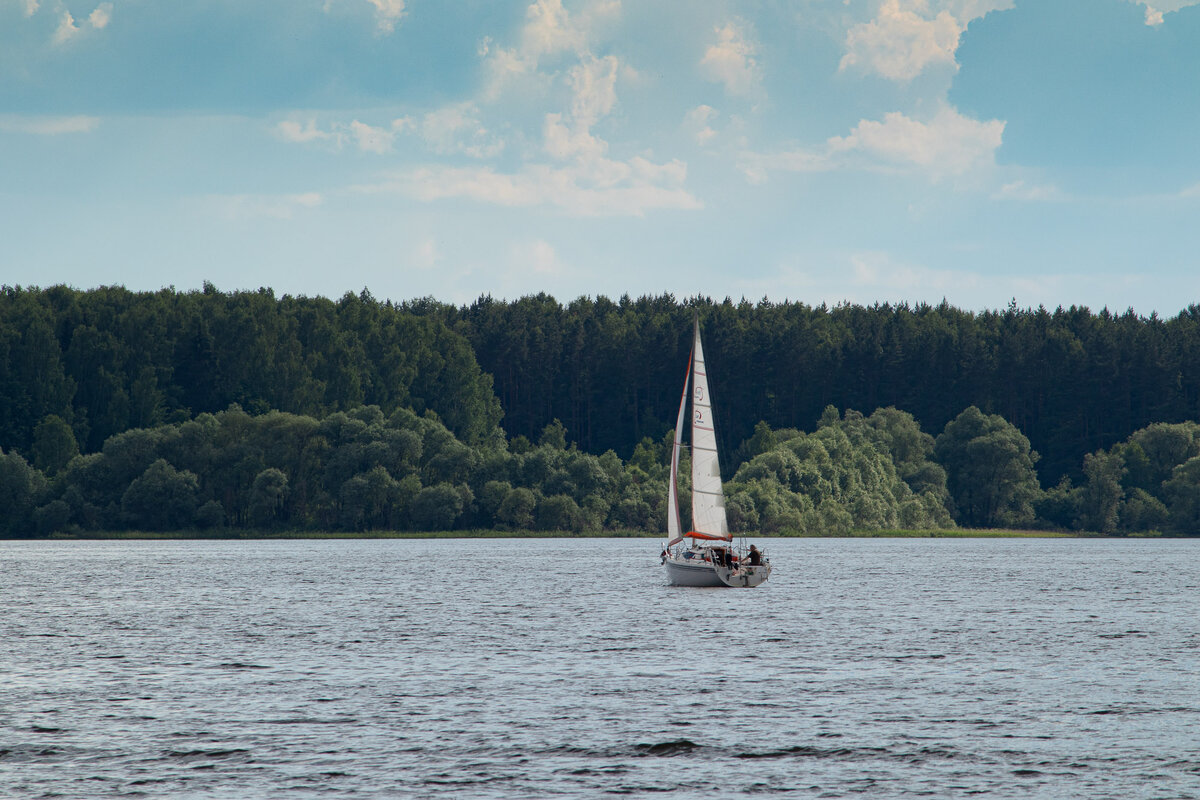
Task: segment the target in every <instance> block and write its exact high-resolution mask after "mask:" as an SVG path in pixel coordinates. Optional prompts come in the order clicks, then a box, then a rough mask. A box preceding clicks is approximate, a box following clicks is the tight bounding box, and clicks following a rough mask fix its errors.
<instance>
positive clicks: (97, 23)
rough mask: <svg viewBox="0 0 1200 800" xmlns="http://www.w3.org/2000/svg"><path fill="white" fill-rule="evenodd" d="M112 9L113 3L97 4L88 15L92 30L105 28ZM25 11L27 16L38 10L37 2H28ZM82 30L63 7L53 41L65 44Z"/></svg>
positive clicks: (87, 24)
mask: <svg viewBox="0 0 1200 800" xmlns="http://www.w3.org/2000/svg"><path fill="white" fill-rule="evenodd" d="M112 10H113V5H112V3H101V4H100V5H98V6H96V8H95V10H94V11H92V13H91V14H89V15H88V18H87V22H86V23H85V24H86V26H87V27H88V28H90V29H91V30H96V31H99V30H104V29H105V28H107V27H108V23H109V22H110V21H111V20H112ZM25 11H26V12H27V13H26V15H27V16H28V15H29V14H32V13H33V11H37V3H36V2H34V3H27V4H26V6H25ZM82 32H83V28H81V27H79V25H78V24H76V22H75V17H73V16H71V12H70V11H67V10H66V9H63V11H62V13H61V14H60V15H59V17H58V28H56V29H55V31H54V36H53V39H52V41H53V42H54V43H55V44H57V45H63V44H66V43H67V42H70V41H72V40H73V39H75V38H76V37H78V36H79V34H81V33H82Z"/></svg>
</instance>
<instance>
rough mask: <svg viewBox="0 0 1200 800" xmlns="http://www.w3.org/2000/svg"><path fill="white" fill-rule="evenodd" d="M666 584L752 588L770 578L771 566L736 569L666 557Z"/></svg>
mask: <svg viewBox="0 0 1200 800" xmlns="http://www.w3.org/2000/svg"><path fill="white" fill-rule="evenodd" d="M663 564H664V565H665V566H666V568H667V582H668V583H670V584H671V585H673V586H734V587H741V588H753V587H755V586H758V585H760V584H761V583H763V582H764V581H766V580H767V578H769V577H771V564H770V562H767V563H765V564H760V565H758V566H753V567H752V566H749V565H747V566H744V567H738V568H737V569H730V568H729V567H722V566H718V565H716V564H713V563H712V562H710V561H704V560H703V559H701V558H690V559H683V558H677V557H674V556H669V557H667V558H666V559H665V560H664V561H663Z"/></svg>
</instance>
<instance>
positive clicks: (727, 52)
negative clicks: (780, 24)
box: [700, 22, 762, 97]
mask: <svg viewBox="0 0 1200 800" xmlns="http://www.w3.org/2000/svg"><path fill="white" fill-rule="evenodd" d="M745 28H746V26H745V25H744V24H739V23H736V22H728V23H726V24H725V25H723V26H721V27H719V28H717V29H716V31H715V33H716V34H717V42H716V44H713V45H711V46H710V47H709V48H708V49H707V50H706V51H705V52H704V58H702V59H701V60H700V68H701V70H702V71H703V72H704V74H705V76H706V77H708V78H709V79H710V80H713V81H715V82H717V83H720V84H722V85H723V86H724V87H725V91H727V92H729V93H730V94H732V95H737V96H739V97H752V96H754V95H756V94H758V93H759V91H760V90H761V81H762V76H761V71H760V69H759V66H758V61H757V60H756V59H755V55H757V53H758V45H757V44H756V43H755V42H754V40H753V39H752V38H751V34H750V33H748V32H747V31H746V30H745Z"/></svg>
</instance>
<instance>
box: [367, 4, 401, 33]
mask: <svg viewBox="0 0 1200 800" xmlns="http://www.w3.org/2000/svg"><path fill="white" fill-rule="evenodd" d="M367 2H369V3H370V4H371V5H373V6H375V24H376V25H378V26H379V32H380V33H391V32H392V31H394V30H396V23H397V22H399V21H400V20H401V18H402V17H403V16H404V13H405V12H404V0H367Z"/></svg>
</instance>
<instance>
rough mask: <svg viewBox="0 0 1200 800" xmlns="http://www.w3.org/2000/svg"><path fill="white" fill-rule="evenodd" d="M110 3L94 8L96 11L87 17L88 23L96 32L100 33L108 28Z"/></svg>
mask: <svg viewBox="0 0 1200 800" xmlns="http://www.w3.org/2000/svg"><path fill="white" fill-rule="evenodd" d="M112 10H113V4H112V3H101V4H100V5H98V6H96V10H95V11H93V12H92V13H91V16H89V17H88V22H89V23H91V26H92V27H93V28H95V29H96V30H98V31H102V30H104V29H105V28H107V27H108V23H109V22H110V21H111V20H112Z"/></svg>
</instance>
